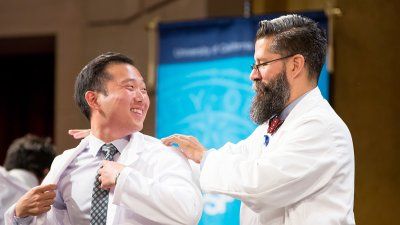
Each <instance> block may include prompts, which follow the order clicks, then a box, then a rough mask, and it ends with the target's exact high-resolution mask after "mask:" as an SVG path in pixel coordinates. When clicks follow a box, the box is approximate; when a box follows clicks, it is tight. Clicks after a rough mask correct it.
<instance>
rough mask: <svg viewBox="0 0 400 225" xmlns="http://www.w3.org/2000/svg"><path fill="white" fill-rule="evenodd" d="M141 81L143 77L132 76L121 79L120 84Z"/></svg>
mask: <svg viewBox="0 0 400 225" xmlns="http://www.w3.org/2000/svg"><path fill="white" fill-rule="evenodd" d="M138 81H139V82H140V81H141V82H143V83H144V80H143V78H141V79H133V78H128V79H125V80H123V81H121V84H125V83H129V82H138Z"/></svg>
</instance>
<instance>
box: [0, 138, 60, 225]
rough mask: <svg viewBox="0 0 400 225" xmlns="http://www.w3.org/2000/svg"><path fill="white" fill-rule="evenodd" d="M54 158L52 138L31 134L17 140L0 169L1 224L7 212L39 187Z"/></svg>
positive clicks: (11, 146) (8, 151) (9, 149)
mask: <svg viewBox="0 0 400 225" xmlns="http://www.w3.org/2000/svg"><path fill="white" fill-rule="evenodd" d="M54 157H55V151H54V146H53V145H52V144H51V139H50V138H41V137H38V136H35V135H32V134H27V135H25V136H24V137H21V138H18V139H15V140H14V141H13V143H12V144H11V145H10V147H9V148H8V150H7V155H6V159H5V163H4V167H1V166H0V190H1V191H0V224H4V220H3V215H4V212H5V210H6V209H7V208H8V207H10V206H11V205H12V204H14V203H15V202H16V201H17V200H18V199H19V198H20V197H21V196H22V195H24V194H25V193H26V192H27V191H29V190H30V189H31V188H33V187H35V186H38V185H39V183H40V182H41V181H42V180H43V178H44V177H45V176H46V174H47V173H48V171H49V170H50V166H51V163H52V161H53V159H54Z"/></svg>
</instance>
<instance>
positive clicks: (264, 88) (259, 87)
mask: <svg viewBox="0 0 400 225" xmlns="http://www.w3.org/2000/svg"><path fill="white" fill-rule="evenodd" d="M254 90H255V92H256V93H257V94H262V95H264V94H266V93H267V92H269V91H270V90H271V88H270V87H269V86H268V85H267V84H264V83H263V82H262V81H254Z"/></svg>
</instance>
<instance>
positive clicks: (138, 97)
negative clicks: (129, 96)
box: [134, 90, 144, 102]
mask: <svg viewBox="0 0 400 225" xmlns="http://www.w3.org/2000/svg"><path fill="white" fill-rule="evenodd" d="M143 95H144V94H143V93H142V92H141V91H140V90H136V91H135V96H134V98H135V101H138V102H142V101H143V99H144V96H143Z"/></svg>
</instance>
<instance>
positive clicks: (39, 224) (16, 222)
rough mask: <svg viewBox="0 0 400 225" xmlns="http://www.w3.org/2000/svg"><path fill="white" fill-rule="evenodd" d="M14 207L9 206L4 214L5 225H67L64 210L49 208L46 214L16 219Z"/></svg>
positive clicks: (66, 216)
mask: <svg viewBox="0 0 400 225" xmlns="http://www.w3.org/2000/svg"><path fill="white" fill-rule="evenodd" d="M14 212H15V205H13V206H11V207H10V208H9V209H8V210H7V211H6V213H5V214H4V224H5V225H69V224H71V223H70V222H69V217H68V214H67V211H66V210H60V209H57V208H55V207H54V206H52V207H51V210H50V211H48V212H47V213H43V214H41V215H39V216H28V217H23V218H18V217H16V216H15V213H14Z"/></svg>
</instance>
